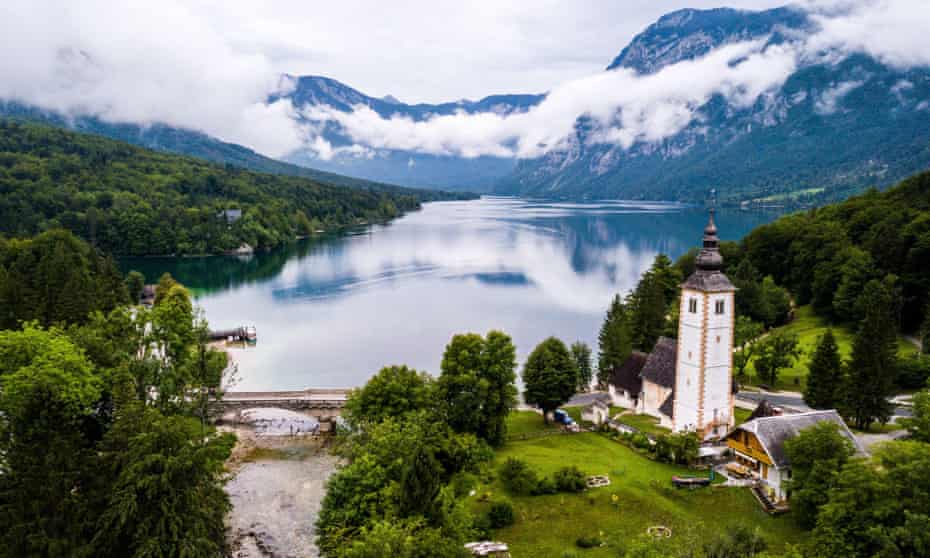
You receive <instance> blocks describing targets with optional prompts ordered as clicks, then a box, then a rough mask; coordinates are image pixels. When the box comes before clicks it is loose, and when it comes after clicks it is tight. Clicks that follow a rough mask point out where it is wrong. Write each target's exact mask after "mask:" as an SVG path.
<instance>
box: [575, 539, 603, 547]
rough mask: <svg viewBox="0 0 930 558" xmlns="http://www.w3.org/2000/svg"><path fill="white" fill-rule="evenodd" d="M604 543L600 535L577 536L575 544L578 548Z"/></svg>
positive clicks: (597, 545)
mask: <svg viewBox="0 0 930 558" xmlns="http://www.w3.org/2000/svg"><path fill="white" fill-rule="evenodd" d="M602 544H604V541H602V540H601V538H600V537H578V538H577V539H575V546H577V547H578V548H597V547H599V546H601V545H602Z"/></svg>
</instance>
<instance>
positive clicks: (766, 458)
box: [726, 410, 866, 501]
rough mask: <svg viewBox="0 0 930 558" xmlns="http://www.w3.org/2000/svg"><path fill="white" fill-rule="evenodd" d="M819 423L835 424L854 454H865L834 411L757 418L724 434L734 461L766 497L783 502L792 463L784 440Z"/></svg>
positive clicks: (785, 497) (786, 493) (786, 497)
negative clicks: (754, 480)
mask: <svg viewBox="0 0 930 558" xmlns="http://www.w3.org/2000/svg"><path fill="white" fill-rule="evenodd" d="M821 422H832V423H834V424H836V425H837V427H838V429H839V432H840V434H842V435H843V436H845V437H846V438H848V439H849V441H851V442H852V444H853V447H854V448H855V450H856V454H857V455H860V456H862V455H866V451H865V449H863V447H862V445H861V444H860V443H859V440H858V439H856V437H855V436H854V435H853V434H852V432H850V431H849V428H848V427H847V426H846V423H845V422H843V419H842V418H841V417H840V415H839V413H837V412H836V411H835V410H828V411H811V412H807V413H798V414H791V415H775V416H769V417H760V418H756V419H753V420H750V421H747V422H745V423H743V424H741V425H739V426H738V427H737V428H736V429H734V430H733V431H732V432H730V433H729V434H727V436H726V442H727V446H728V447H729V448H730V449H731V450H732V451H733V454H734V455H735V457H736V461H737V463H739V464H740V465H742V466H743V467H744V468H746V469H748V471H749V472H750V474H751V476H752V477H753V478H754V479H757V480H758V481H760V482H761V483H762V485H763V486H764V487H765V489H766V490H767V492H768V496H769V497H770V498H771V499H773V500H775V501H783V500H787V499H788V489H787V486H786V481H787V480H789V479H790V478H791V463H790V461H789V459H788V455H787V453H786V452H785V442H787V441H788V440H790V439H792V438H794V437H796V436H797V435H798V434H800V432H801V431H802V430H804V429H805V428H810V427H811V426H814V425H815V424H819V423H821Z"/></svg>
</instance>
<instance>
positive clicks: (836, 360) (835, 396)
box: [804, 329, 843, 409]
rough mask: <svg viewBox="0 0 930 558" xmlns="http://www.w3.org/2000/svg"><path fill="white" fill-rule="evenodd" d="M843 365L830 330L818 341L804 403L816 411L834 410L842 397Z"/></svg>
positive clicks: (808, 377)
mask: <svg viewBox="0 0 930 558" xmlns="http://www.w3.org/2000/svg"><path fill="white" fill-rule="evenodd" d="M842 386H843V363H842V361H841V360H840V351H839V347H837V345H836V338H834V337H833V330H832V329H828V330H827V331H826V333H824V334H823V335H822V336H821V337H820V339H819V340H818V341H817V349H816V350H815V351H814V356H813V357H812V358H811V362H810V365H809V366H808V373H807V386H806V388H805V389H804V402H805V403H807V404H808V405H809V406H810V407H811V408H814V409H833V408H835V407H836V406H837V403H838V401H839V397H840V396H841V395H842V393H841V392H842Z"/></svg>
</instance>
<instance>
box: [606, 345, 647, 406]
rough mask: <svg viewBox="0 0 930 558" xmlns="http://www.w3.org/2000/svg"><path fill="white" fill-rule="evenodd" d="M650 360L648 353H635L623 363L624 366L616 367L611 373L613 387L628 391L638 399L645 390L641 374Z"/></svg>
mask: <svg viewBox="0 0 930 558" xmlns="http://www.w3.org/2000/svg"><path fill="white" fill-rule="evenodd" d="M648 358H649V355H647V354H646V353H641V352H639V351H633V353H632V354H630V356H628V357H627V359H626V360H625V361H623V364H621V365H620V366H615V367H614V369H613V372H611V373H610V383H611V385H613V386H614V387H618V388H620V389H624V390H626V391H627V393H629V394H630V395H632V396H633V397H638V396H639V392H641V391H642V390H643V380H642V378H640V377H639V373H640V372H641V371H642V369H643V366H645V364H646V360H647V359H648Z"/></svg>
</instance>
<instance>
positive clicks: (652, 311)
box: [627, 254, 681, 352]
mask: <svg viewBox="0 0 930 558" xmlns="http://www.w3.org/2000/svg"><path fill="white" fill-rule="evenodd" d="M679 283H681V274H680V272H679V270H678V268H677V267H675V266H673V265H672V261H671V260H670V259H669V258H668V256H666V255H665V254H659V255H657V256H656V258H655V260H654V261H653V263H652V266H651V267H650V268H649V270H647V271H646V272H645V273H644V274H643V276H642V278H641V279H640V280H639V284H637V286H636V289H634V290H633V292H632V293H631V294H630V296H629V298H628V300H627V307H628V309H629V311H630V328H631V335H632V344H633V347H635V348H637V349H639V350H641V351H646V352H648V351H651V350H652V348H653V347H654V346H655V344H656V340H658V338H659V336H660V335H662V333H663V332H664V330H665V326H666V315H667V314H668V308H669V305H670V304H671V303H672V302H673V301H674V300H675V298H676V296H677V295H678V285H679Z"/></svg>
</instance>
